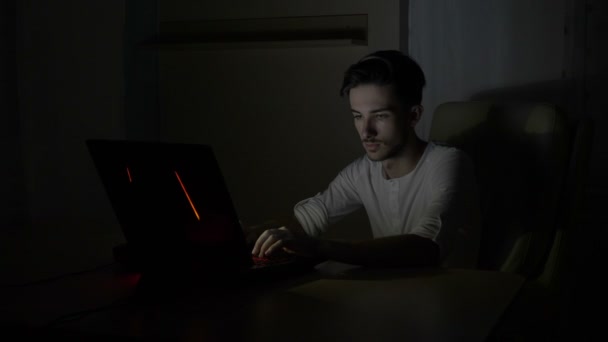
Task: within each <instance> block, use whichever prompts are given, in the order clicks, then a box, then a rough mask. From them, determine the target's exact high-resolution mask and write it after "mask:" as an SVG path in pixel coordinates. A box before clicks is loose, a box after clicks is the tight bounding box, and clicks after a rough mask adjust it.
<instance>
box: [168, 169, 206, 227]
mask: <svg viewBox="0 0 608 342" xmlns="http://www.w3.org/2000/svg"><path fill="white" fill-rule="evenodd" d="M174 172H175V177H177V181H178V182H179V185H181V186H182V190H183V191H184V194H185V195H186V198H187V199H188V202H189V203H190V206H191V207H192V211H194V215H196V219H197V220H199V221H200V220H201V218H200V216H198V212H197V211H196V208H195V207H194V203H192V200H191V199H190V195H189V194H188V190H186V187H185V186H184V183H182V179H181V178H180V177H179V174H178V173H177V171H174Z"/></svg>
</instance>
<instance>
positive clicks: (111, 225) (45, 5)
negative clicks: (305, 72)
mask: <svg viewBox="0 0 608 342" xmlns="http://www.w3.org/2000/svg"><path fill="white" fill-rule="evenodd" d="M16 18H17V20H16V22H17V29H16V47H17V50H16V56H17V61H18V64H17V67H18V68H17V70H18V76H19V77H18V82H17V84H12V85H9V87H13V89H15V90H16V93H17V94H18V108H19V114H20V115H19V116H20V120H19V122H18V127H19V129H20V137H19V138H20V141H21V142H22V146H21V147H22V148H21V158H22V161H23V169H24V173H23V176H24V183H25V191H22V192H23V193H25V196H24V197H25V200H26V203H27V207H28V214H29V215H28V216H29V219H28V222H27V224H26V227H25V228H24V229H22V230H20V231H18V232H14V234H12V235H11V236H9V237H6V236H3V237H2V239H0V241H1V245H0V249H2V251H3V258H2V266H3V270H6V272H4V274H3V275H7V274H14V275H15V276H19V275H23V276H34V275H33V273H28V274H22V273H23V272H34V273H35V272H36V271H39V272H41V273H45V274H46V273H47V272H48V273H49V274H54V273H59V271H61V270H63V271H66V269H67V270H74V269H79V268H82V267H85V265H89V266H90V265H95V264H98V263H100V262H101V260H104V261H107V260H109V257H110V256H109V254H110V252H111V248H112V246H113V244H114V243H116V241H118V240H119V239H120V235H119V233H120V231H119V230H118V226H117V223H116V220H115V218H114V216H113V213H112V211H111V209H110V205H109V203H108V201H107V199H106V198H105V194H104V193H103V189H102V187H101V184H100V182H99V180H98V178H97V175H96V173H95V170H94V168H93V164H92V162H91V160H90V158H89V156H88V152H87V150H86V147H85V143H84V141H85V139H87V138H118V137H122V136H124V129H123V118H122V117H123V102H124V101H123V88H124V86H123V83H124V82H123V71H122V59H123V53H122V51H123V48H122V44H123V43H122V35H123V21H124V2H123V1H95V2H90V1H78V0H60V1H31V0H30V1H19V2H18V3H17V15H16ZM3 56H4V55H3ZM9 100H12V99H9ZM4 108H5V107H4ZM9 118H10V117H9ZM12 126H13V127H15V126H16V125H15V123H13V124H12ZM15 128H16V127H15ZM14 146H15V145H12V146H11V147H14ZM9 155H10V154H9ZM11 165H15V163H11ZM17 165H18V164H17ZM3 233H5V232H3ZM104 258H105V259H104ZM5 266H6V267H5ZM13 266H14V267H13ZM11 272H14V273H11ZM39 275H40V274H39ZM14 279H17V278H14Z"/></svg>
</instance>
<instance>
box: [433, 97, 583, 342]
mask: <svg viewBox="0 0 608 342" xmlns="http://www.w3.org/2000/svg"><path fill="white" fill-rule="evenodd" d="M592 135H593V130H592V124H591V122H590V120H589V119H582V120H578V121H577V122H569V121H568V119H567V118H566V116H565V114H564V113H563V112H561V111H560V110H558V109H557V108H556V107H555V106H553V105H550V104H546V103H532V102H519V103H515V102H509V103H492V102H483V101H469V102H449V103H444V104H442V105H440V106H439V107H438V108H437V110H436V112H435V114H434V117H433V122H432V126H431V134H430V140H433V141H437V142H441V143H445V144H449V145H453V146H456V147H459V148H461V149H462V150H464V151H465V152H467V153H468V154H469V156H470V157H471V158H472V160H473V162H474V164H475V167H476V171H477V179H478V182H479V189H480V200H481V201H480V202H481V210H482V219H483V226H482V227H483V228H482V229H483V230H482V238H481V246H480V254H479V265H478V266H479V268H481V269H490V270H498V271H503V272H514V273H518V274H521V275H523V276H524V277H526V279H527V282H526V284H525V286H524V288H523V289H522V291H521V293H520V295H519V297H518V300H517V301H516V302H515V303H514V305H512V307H511V309H510V310H509V312H508V314H507V315H506V317H507V320H509V321H510V322H509V323H510V327H509V328H504V329H503V332H504V331H506V330H509V329H511V332H512V331H513V329H515V328H514V327H518V328H517V329H524V330H526V334H528V337H529V334H530V331H536V332H540V334H541V335H540V336H543V335H542V334H545V333H546V332H547V331H548V330H547V328H548V327H549V326H550V324H552V322H553V323H555V322H558V321H559V320H561V322H562V323H563V322H564V321H567V318H565V317H564V314H565V311H567V308H568V298H569V294H570V289H571V287H570V285H571V284H570V283H571V281H572V279H573V278H574V277H573V273H574V272H573V271H574V269H575V268H576V259H575V255H576V250H575V247H576V246H577V243H576V241H575V239H574V238H575V237H576V236H577V234H576V232H575V231H574V230H575V229H576V228H577V226H578V224H579V222H580V211H581V203H582V201H583V189H584V185H585V178H586V175H587V168H588V161H589V154H590V149H591V141H592ZM505 326H508V324H506V325H505Z"/></svg>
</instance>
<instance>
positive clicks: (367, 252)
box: [318, 235, 439, 267]
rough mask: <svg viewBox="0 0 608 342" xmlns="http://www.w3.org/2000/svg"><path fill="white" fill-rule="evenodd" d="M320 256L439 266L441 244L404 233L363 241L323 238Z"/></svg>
mask: <svg viewBox="0 0 608 342" xmlns="http://www.w3.org/2000/svg"><path fill="white" fill-rule="evenodd" d="M318 243H319V248H318V251H319V256H321V257H324V258H327V259H331V260H335V261H340V262H345V263H350V264H355V265H363V266H375V267H391V266H392V267H394V266H407V267H419V266H437V265H439V246H438V245H437V244H436V243H435V242H433V241H431V240H429V239H426V238H423V237H420V236H417V235H401V236H392V237H386V238H379V239H373V240H365V241H360V242H348V241H335V240H319V241H318Z"/></svg>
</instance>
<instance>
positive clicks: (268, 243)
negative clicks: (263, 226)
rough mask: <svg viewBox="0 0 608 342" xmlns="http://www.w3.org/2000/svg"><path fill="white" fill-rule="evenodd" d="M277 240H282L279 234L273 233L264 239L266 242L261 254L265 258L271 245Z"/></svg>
mask: <svg viewBox="0 0 608 342" xmlns="http://www.w3.org/2000/svg"><path fill="white" fill-rule="evenodd" d="M277 241H280V240H279V239H278V238H277V236H276V235H275V234H273V233H269V234H268V237H267V238H266V239H265V240H264V243H263V244H262V246H261V247H260V251H259V253H258V254H259V256H260V258H263V257H264V255H266V254H268V249H269V248H270V246H272V245H274V244H275V243H276V242H277Z"/></svg>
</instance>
